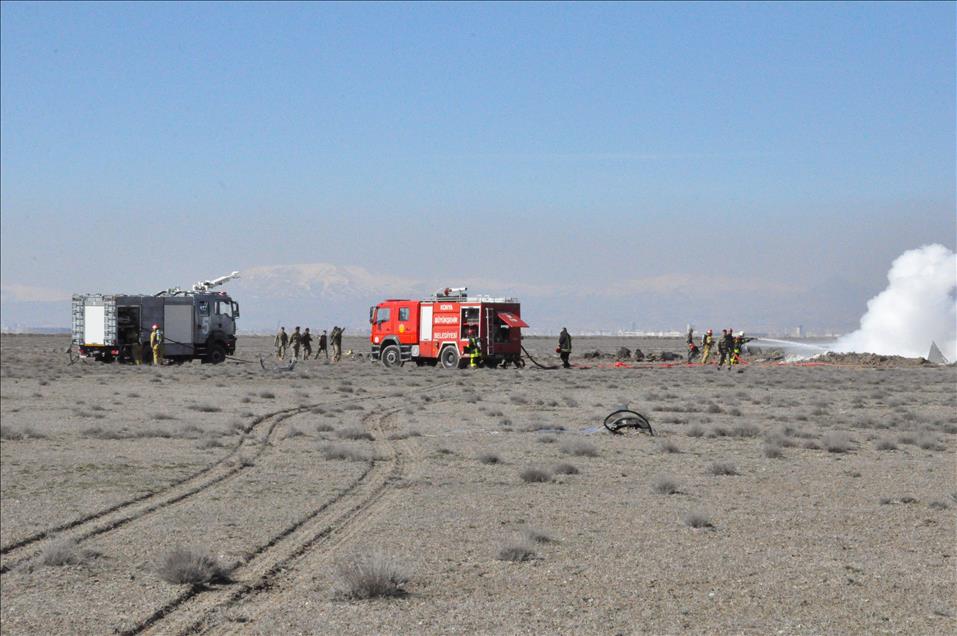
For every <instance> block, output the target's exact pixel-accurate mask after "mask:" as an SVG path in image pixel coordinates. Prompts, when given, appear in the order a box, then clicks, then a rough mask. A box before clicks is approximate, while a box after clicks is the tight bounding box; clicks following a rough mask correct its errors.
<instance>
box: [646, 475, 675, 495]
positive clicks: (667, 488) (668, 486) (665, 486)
mask: <svg viewBox="0 0 957 636" xmlns="http://www.w3.org/2000/svg"><path fill="white" fill-rule="evenodd" d="M651 490H652V491H653V492H655V493H656V494H659V495H673V494H675V493H677V492H679V490H678V482H677V481H675V479H674V478H673V477H670V476H667V475H660V476H658V477H656V478H655V480H654V481H653V482H651Z"/></svg>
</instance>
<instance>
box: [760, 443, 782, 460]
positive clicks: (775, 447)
mask: <svg viewBox="0 0 957 636" xmlns="http://www.w3.org/2000/svg"><path fill="white" fill-rule="evenodd" d="M761 452H763V453H764V456H765V457H769V458H771V459H781V458H782V457H784V449H783V448H781V445H780V444H778V443H777V442H774V441H768V442H765V444H764V447H763V448H762V449H761Z"/></svg>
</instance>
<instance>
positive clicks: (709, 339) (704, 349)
mask: <svg viewBox="0 0 957 636" xmlns="http://www.w3.org/2000/svg"><path fill="white" fill-rule="evenodd" d="M713 346H714V332H713V331H711V330H710V329H708V331H706V332H705V334H704V335H703V336H701V364H708V358H709V357H710V356H711V347H713Z"/></svg>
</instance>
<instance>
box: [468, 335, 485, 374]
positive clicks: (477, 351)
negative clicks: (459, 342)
mask: <svg viewBox="0 0 957 636" xmlns="http://www.w3.org/2000/svg"><path fill="white" fill-rule="evenodd" d="M468 352H469V368H470V369H474V368H476V367H477V366H478V363H479V361H480V360H481V359H482V349H481V347H479V339H478V335H477V334H476V333H475V331H474V330H472V331H470V333H469V344H468Z"/></svg>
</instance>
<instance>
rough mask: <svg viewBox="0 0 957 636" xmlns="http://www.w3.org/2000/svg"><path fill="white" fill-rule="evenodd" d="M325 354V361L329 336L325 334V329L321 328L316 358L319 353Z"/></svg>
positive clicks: (327, 354)
mask: <svg viewBox="0 0 957 636" xmlns="http://www.w3.org/2000/svg"><path fill="white" fill-rule="evenodd" d="M320 353H324V354H326V362H328V361H329V338H328V337H327V336H326V330H325V329H323V330H322V335H320V336H319V348H318V349H316V360H318V359H319V354H320Z"/></svg>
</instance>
